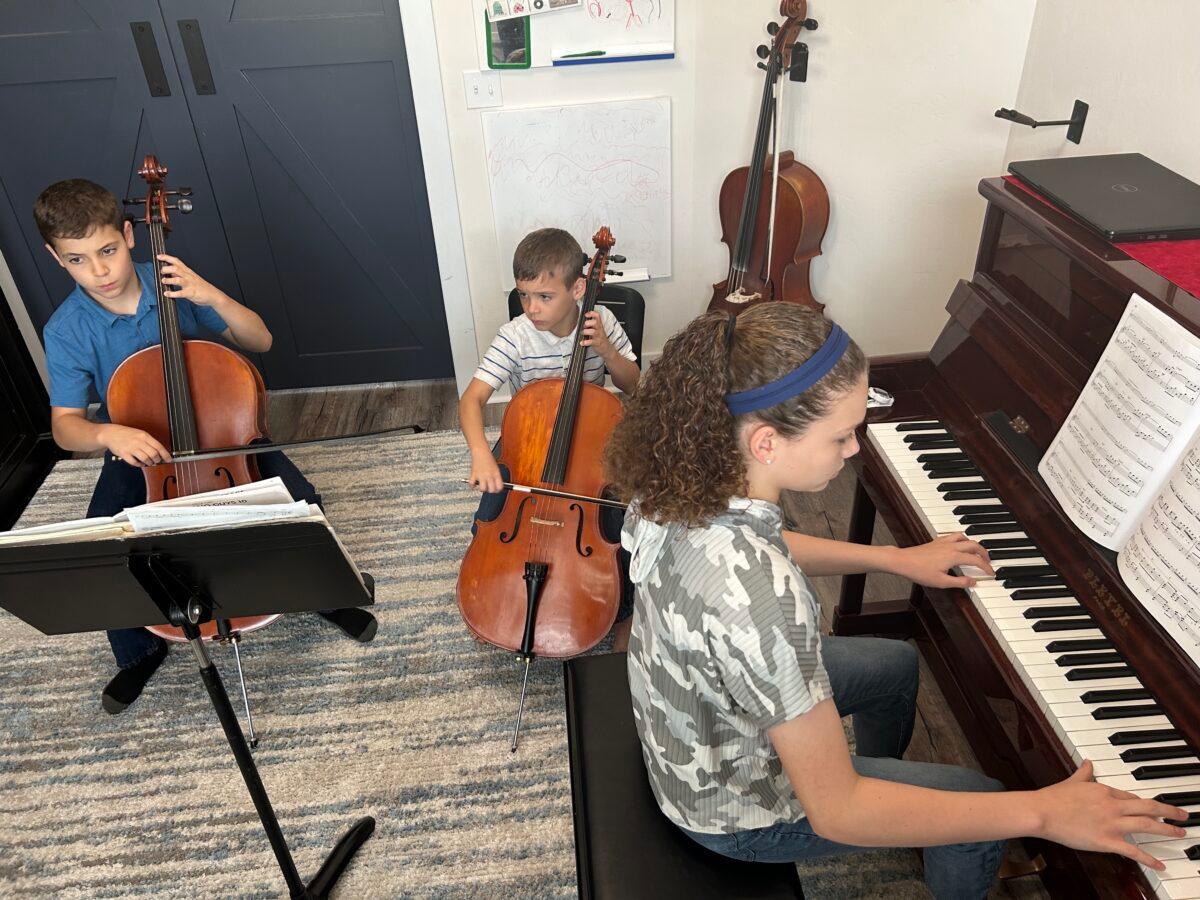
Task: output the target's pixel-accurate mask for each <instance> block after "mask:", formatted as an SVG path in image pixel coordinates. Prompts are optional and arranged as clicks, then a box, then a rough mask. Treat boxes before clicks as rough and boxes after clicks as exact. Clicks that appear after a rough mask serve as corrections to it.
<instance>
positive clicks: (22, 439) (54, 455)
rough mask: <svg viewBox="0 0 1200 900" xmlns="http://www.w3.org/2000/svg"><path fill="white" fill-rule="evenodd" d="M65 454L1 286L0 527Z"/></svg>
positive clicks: (11, 520)
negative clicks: (56, 439)
mask: <svg viewBox="0 0 1200 900" xmlns="http://www.w3.org/2000/svg"><path fill="white" fill-rule="evenodd" d="M61 455H62V454H61V453H60V451H59V450H58V449H57V447H56V446H55V445H54V441H53V440H52V439H51V437H50V402H49V398H48V397H47V396H46V389H45V387H44V386H43V385H42V381H41V377H40V376H39V375H38V372H37V368H36V367H35V366H34V364H33V359H32V358H31V357H30V355H29V351H28V350H27V349H26V347H25V341H24V339H23V338H22V337H21V334H20V332H19V331H18V329H17V323H16V320H15V319H14V318H13V315H12V310H11V308H10V307H9V305H8V301H7V299H5V297H4V294H3V292H0V530H4V529H8V528H11V527H12V525H13V523H14V522H15V521H16V520H17V518H18V517H19V516H20V515H21V512H22V511H23V510H24V509H25V505H26V504H27V503H28V502H29V500H30V498H32V497H33V495H34V493H35V492H36V491H37V489H38V486H39V485H40V484H41V483H42V480H43V479H44V478H45V477H46V475H47V473H49V471H50V470H51V469H52V468H54V463H55V461H56V460H57V459H59V458H60V457H61ZM86 499H87V498H83V500H82V501H81V502H86ZM82 512H83V508H82V507H81V508H80V513H81V514H82Z"/></svg>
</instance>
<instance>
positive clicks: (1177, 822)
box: [1163, 812, 1200, 828]
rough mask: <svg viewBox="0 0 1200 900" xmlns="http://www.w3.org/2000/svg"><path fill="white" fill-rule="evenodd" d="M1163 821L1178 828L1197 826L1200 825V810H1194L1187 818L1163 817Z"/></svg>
mask: <svg viewBox="0 0 1200 900" xmlns="http://www.w3.org/2000/svg"><path fill="white" fill-rule="evenodd" d="M1163 821H1164V822H1166V823H1167V824H1168V825H1174V826H1175V827H1176V828H1195V827H1196V826H1197V825H1200V812H1194V813H1192V814H1191V815H1190V816H1188V817H1187V818H1186V819H1163Z"/></svg>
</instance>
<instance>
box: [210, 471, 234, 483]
mask: <svg viewBox="0 0 1200 900" xmlns="http://www.w3.org/2000/svg"><path fill="white" fill-rule="evenodd" d="M213 474H214V475H216V476H217V477H218V478H220V477H221V476H222V475H224V476H225V477H226V478H227V479H228V480H229V487H233V473H232V472H230V471H229V470H228V469H227V468H225V467H224V466H217V468H215V469H213Z"/></svg>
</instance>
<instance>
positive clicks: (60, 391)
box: [42, 262, 226, 422]
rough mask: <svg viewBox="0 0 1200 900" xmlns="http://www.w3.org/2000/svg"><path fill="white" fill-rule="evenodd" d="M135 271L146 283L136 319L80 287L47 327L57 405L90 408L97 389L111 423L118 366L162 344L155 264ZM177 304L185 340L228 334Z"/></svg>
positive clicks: (221, 324)
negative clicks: (110, 398) (111, 387)
mask: <svg viewBox="0 0 1200 900" xmlns="http://www.w3.org/2000/svg"><path fill="white" fill-rule="evenodd" d="M134 269H135V271H136V272H137V276H138V279H139V280H140V281H141V282H142V296H141V298H140V299H139V300H138V305H137V312H135V313H134V314H133V315H131V316H118V315H116V314H115V313H111V312H109V311H108V310H107V309H105V308H104V307H103V306H101V305H100V304H99V303H97V302H96V301H95V300H93V299H92V298H91V297H90V296H88V293H87V292H86V291H85V290H84V289H83V288H81V287H80V286H79V285H76V286H75V290H73V291H72V292H71V293H70V295H69V296H68V297H67V299H66V300H64V301H63V302H62V304H61V305H60V306H59V307H58V309H56V310H55V311H54V315H52V316H51V317H50V321H48V322H47V323H46V327H45V329H43V331H42V340H43V342H44V343H45V345H46V369H47V370H48V372H49V374H50V405H51V406H66V407H70V408H72V409H84V408H86V407H87V405H88V402H89V400H90V399H91V397H92V391H93V390H94V391H95V394H96V395H97V396H99V398H100V403H101V406H100V420H101V421H105V422H106V421H108V410H107V409H106V408H105V406H104V396H105V394H106V393H107V392H108V382H109V379H111V378H112V375H113V372H115V371H116V370H117V366H119V365H120V364H121V363H123V362H124V361H125V360H126V359H128V358H129V357H130V356H132V355H133V354H134V353H137V352H138V351H139V350H145V349H146V348H147V347H153V346H154V345H155V344H158V343H161V342H162V339H161V337H160V336H159V331H158V309H157V307H158V297H157V296H156V294H155V291H154V265H153V263H149V262H144V263H135V264H134ZM175 304H176V307H177V308H178V309H179V329H180V331H181V332H182V334H183V336H184V337H185V338H205V337H212V336H215V335H219V334H221V333H222V332H224V331H225V328H226V325H225V320H224V319H222V318H221V317H220V316H219V315H217V313H215V312H214V311H213V310H212V309H210V308H209V307H207V306H197V305H196V304H194V303H192V302H191V301H190V300H176V301H175ZM206 332H212V334H211V335H210V334H207V333H206Z"/></svg>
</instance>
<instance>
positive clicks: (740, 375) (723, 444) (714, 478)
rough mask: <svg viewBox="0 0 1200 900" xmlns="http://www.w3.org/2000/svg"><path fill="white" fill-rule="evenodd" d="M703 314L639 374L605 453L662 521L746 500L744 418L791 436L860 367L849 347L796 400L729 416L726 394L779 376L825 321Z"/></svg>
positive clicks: (812, 346) (771, 311)
mask: <svg viewBox="0 0 1200 900" xmlns="http://www.w3.org/2000/svg"><path fill="white" fill-rule="evenodd" d="M733 326H734V322H733V321H731V319H730V316H729V315H728V314H726V313H723V312H710V313H707V314H705V315H703V316H700V317H699V318H697V319H694V320H693V321H692V322H691V324H689V325H688V326H687V327H686V328H684V329H683V331H681V332H679V333H678V334H676V335H675V336H674V337H672V338H671V339H670V340H669V341H667V344H666V346H665V347H663V351H662V356H661V357H660V358H659V360H658V361H657V362H656V363H655V364H654V365H653V366H651V367H650V369H649V371H647V372H646V374H645V375H643V376H642V380H641V382H640V383H639V384H638V389H637V393H635V394H634V395H633V396H632V397H630V398H629V400H628V401H627V402H626V404H625V413H624V415H623V416H622V418H621V421H620V422H619V423H618V425H617V427H616V429H615V430H614V431H613V434H612V437H611V438H610V440H609V442H608V447H607V448H606V450H605V464H606V469H607V471H608V477H609V479H610V480H611V482H612V485H613V487H614V488H615V489H616V490H617V491H618V493H619V494H620V495H621V498H622V499H624V500H626V501H629V500H637V501H638V503H639V509H640V512H641V514H642V515H643V516H645V517H646V518H648V519H651V520H652V521H655V522H660V523H663V524H666V523H668V522H680V523H683V524H685V525H688V526H698V525H703V524H705V523H706V522H707V521H708V520H710V519H711V518H712V517H713V516H715V515H717V514H719V513H721V512H724V511H725V509H726V508H727V507H728V505H729V500H730V498H731V497H735V496H745V494H746V491H747V490H748V489H749V486H748V485H747V483H746V474H747V473H746V461H745V458H744V457H743V455H742V451H741V447H740V446H739V443H738V431H739V428H740V426H741V425H742V424H743V423H744V422H747V421H755V422H761V423H763V424H766V425H770V426H772V427H774V428H775V430H776V431H778V432H779V433H780V434H781V435H783V436H784V437H797V436H799V435H800V434H802V433H803V432H804V431H805V430H806V429H807V428H808V427H809V426H810V425H811V424H812V423H813V422H815V421H817V420H818V419H821V418H823V417H824V416H825V415H827V414H828V413H829V410H830V408H831V407H832V406H833V404H834V403H835V402H837V400H838V399H840V398H841V397H842V396H844V395H845V393H846V391H848V390H849V389H850V388H852V387H853V386H854V385H855V384H856V383H857V382H858V380H859V379H860V378H861V377H862V376H863V374H864V373H865V372H866V371H867V359H866V357H865V356H864V355H863V352H862V351H861V350H860V349H859V348H858V346H857V345H856V344H855V343H854V342H853V341H851V342H850V346H849V347H847V348H846V352H845V353H843V354H842V358H841V359H840V360H838V362H837V363H836V364H835V365H834V367H833V369H832V370H830V371H829V372H828V373H827V374H826V375H825V376H824V377H823V378H821V380H820V381H818V382H817V383H816V384H815V385H813V386H812V387H811V388H809V389H808V390H807V391H805V392H804V393H803V394H800V395H799V396H796V397H792V398H790V399H788V400H785V401H783V402H782V403H779V404H777V405H775V406H772V407H770V408H768V409H760V410H757V411H755V412H752V413H746V414H744V415H740V416H734V415H732V414H731V413H730V412H729V408H728V407H727V406H726V405H725V395H726V394H728V393H732V392H734V391H745V390H749V389H751V388H756V387H760V386H761V385H764V384H767V383H768V382H771V381H774V380H775V379H777V378H781V377H782V376H784V375H786V374H787V373H788V372H791V371H792V370H794V369H795V368H797V367H798V366H799V365H800V364H801V363H803V362H804V361H805V360H807V359H808V358H809V357H811V356H812V355H813V354H814V353H816V352H817V350H818V349H819V348H820V347H821V345H822V344H824V343H825V339H826V338H827V337H828V336H829V332H830V329H831V328H832V327H833V323H832V322H830V321H829V320H828V319H826V318H825V317H824V316H822V315H821V314H820V313H816V312H813V311H812V310H807V309H804V308H803V307H801V306H797V305H796V304H794V303H785V302H775V303H762V304H760V305H758V306H754V307H751V308H750V309H748V310H746V311H745V312H744V313H742V314H741V316H739V317H738V318H737V320H736V327H735V328H734V330H733V333H732V343H730V340H729V339H730V331H729V329H730V328H731V327H733Z"/></svg>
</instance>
